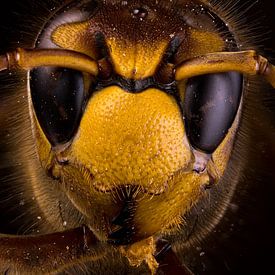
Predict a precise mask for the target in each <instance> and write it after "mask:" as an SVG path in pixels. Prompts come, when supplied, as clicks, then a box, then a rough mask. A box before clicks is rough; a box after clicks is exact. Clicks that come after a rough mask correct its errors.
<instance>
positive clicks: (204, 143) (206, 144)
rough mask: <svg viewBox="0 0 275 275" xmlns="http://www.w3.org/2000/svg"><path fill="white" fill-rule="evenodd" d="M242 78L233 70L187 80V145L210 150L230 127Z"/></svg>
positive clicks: (236, 106) (238, 102)
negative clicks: (188, 143)
mask: <svg viewBox="0 0 275 275" xmlns="http://www.w3.org/2000/svg"><path fill="white" fill-rule="evenodd" d="M242 86H243V77H242V75H241V74H239V73H236V72H229V73H218V74H210V75H203V76H198V77H194V78H192V79H190V80H188V82H187V86H186V92H185V100H184V115H185V128H186V132H187V136H188V139H189V142H190V144H191V145H192V146H193V147H194V148H196V149H199V150H201V151H204V152H206V153H213V152H214V151H215V150H216V149H217V147H218V146H219V144H220V143H221V142H222V140H223V139H224V138H225V136H226V134H227V132H228V130H229V129H230V127H231V125H232V123H233V121H234V119H235V116H236V113H237V111H238V107H239V104H240V99H241V94H242Z"/></svg>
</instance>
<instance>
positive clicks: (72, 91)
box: [30, 67, 84, 145]
mask: <svg viewBox="0 0 275 275" xmlns="http://www.w3.org/2000/svg"><path fill="white" fill-rule="evenodd" d="M30 77H31V79H30V87H31V95H32V102H33V106H34V109H35V113H36V116H37V118H38V121H39V123H40V125H41V127H42V129H43V131H44V133H45V135H46V137H47V138H48V140H49V141H50V142H51V144H52V145H57V144H62V143H65V142H67V141H69V140H70V139H71V138H72V137H73V135H74V134H75V132H76V130H77V127H78V125H79V121H80V118H81V114H82V106H83V101H84V83H83V75H82V73H81V72H78V71H75V70H71V69H65V68H57V67H41V68H36V69H34V70H32V71H31V73H30Z"/></svg>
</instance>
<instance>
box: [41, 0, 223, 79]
mask: <svg viewBox="0 0 275 275" xmlns="http://www.w3.org/2000/svg"><path fill="white" fill-rule="evenodd" d="M76 14H78V15H76ZM53 22H54V23H53V26H51V27H48V28H47V30H46V31H45V35H42V36H41V38H40V42H41V43H40V47H45V45H47V44H49V40H50V42H51V43H53V44H55V45H57V46H58V47H61V48H65V49H71V50H74V51H78V52H82V53H85V54H87V55H89V56H91V57H92V58H95V59H100V58H101V57H102V49H105V50H107V51H108V52H109V55H110V56H111V59H112V62H113V64H114V67H115V70H116V71H117V73H118V74H120V75H123V76H125V77H127V78H132V77H133V78H136V79H138V78H144V77H149V76H151V75H153V74H154V73H155V71H156V69H157V67H158V66H159V64H160V62H161V60H163V58H164V57H165V55H166V54H167V52H169V51H170V52H173V54H174V57H175V60H174V62H173V63H175V64H177V63H179V62H181V61H183V60H184V59H188V58H190V57H193V56H196V55H199V54H205V53H208V52H210V51H211V50H214V51H220V50H223V47H224V40H223V38H222V37H221V36H220V33H219V29H220V25H218V24H217V21H215V20H214V17H213V15H212V14H211V11H209V10H208V9H207V7H206V6H205V5H204V4H202V2H199V1H170V0H167V1H164V0H162V1H156V0H154V1H145V0H137V1H112V0H109V1H87V2H84V3H78V4H77V5H76V6H70V7H68V9H67V10H65V11H63V12H62V13H60V14H58V15H56V17H55V18H53ZM49 38H50V39H49ZM103 55H104V54H103Z"/></svg>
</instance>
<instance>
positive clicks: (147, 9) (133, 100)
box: [0, 0, 275, 272]
mask: <svg viewBox="0 0 275 275" xmlns="http://www.w3.org/2000/svg"><path fill="white" fill-rule="evenodd" d="M157 2H158V1H143V0H139V1H116V0H110V1H109V0H108V1H81V2H80V3H75V2H74V1H72V2H71V3H70V4H69V5H65V6H63V7H62V8H61V9H60V10H58V11H57V12H55V13H54V14H53V15H52V16H51V18H50V19H48V21H47V22H46V23H45V24H44V25H43V27H42V28H41V30H40V32H39V34H38V35H37V37H36V40H35V41H34V49H32V50H23V49H19V50H18V51H16V52H13V53H8V54H7V55H6V56H1V60H0V61H1V64H0V65H1V68H2V69H6V68H12V66H17V67H20V68H23V69H26V70H27V71H28V73H27V74H28V77H27V82H28V99H29V114H30V121H31V128H32V134H33V136H32V138H33V140H34V144H35V145H34V146H35V150H36V151H37V153H38V154H37V155H38V156H37V159H36V162H37V163H38V159H39V161H40V164H39V165H40V166H41V167H42V169H41V168H40V171H39V176H38V177H37V179H36V180H34V181H32V186H31V189H32V192H33V193H34V194H35V200H36V203H37V204H38V205H39V206H40V208H41V211H42V213H43V217H44V218H45V220H46V223H47V225H48V226H49V227H50V228H51V229H52V231H62V230H64V221H65V222H66V227H69V228H71V229H73V228H76V227H80V226H82V225H83V224H85V227H84V228H86V229H87V230H88V228H89V230H90V231H91V232H90V234H91V235H95V236H96V238H95V239H96V240H97V241H101V242H103V243H109V244H110V245H116V246H118V247H119V251H120V252H121V253H122V254H123V255H126V257H127V258H128V259H129V261H130V263H131V264H132V265H135V266H139V265H140V264H141V262H142V261H143V260H145V261H146V262H147V264H148V265H149V267H150V269H151V270H152V272H154V271H155V269H156V268H157V263H156V261H155V259H154V257H153V256H152V254H154V253H155V250H156V245H155V243H156V240H157V239H158V238H160V237H161V236H163V235H164V234H174V233H175V231H176V230H178V229H179V228H180V230H181V231H182V232H184V233H183V235H184V236H188V237H186V240H187V239H188V238H191V237H190V236H192V234H193V231H194V230H195V229H194V228H195V226H194V225H193V224H194V219H193V218H192V217H191V216H190V213H191V212H192V210H193V209H194V207H196V206H197V205H200V203H202V202H203V201H204V200H205V199H206V198H207V196H209V194H210V195H211V194H212V193H211V190H209V189H210V187H212V186H215V185H216V184H219V183H220V182H222V181H223V178H224V175H225V172H226V168H227V166H228V163H229V161H230V156H231V153H232V149H233V147H234V139H235V136H236V134H237V131H238V127H239V123H240V119H241V113H242V102H243V95H244V93H245V91H246V81H247V77H246V75H247V74H262V75H263V76H265V77H266V79H267V80H268V81H269V82H270V83H271V84H273V85H274V82H275V81H274V79H275V76H274V75H275V73H274V72H275V70H274V67H273V66H272V65H271V64H269V63H268V62H267V60H266V59H264V58H263V57H261V56H258V55H257V54H256V53H255V52H254V51H241V50H242V48H241V46H239V41H240V39H241V38H240V37H238V34H237V33H234V32H232V30H231V28H230V26H228V24H226V22H225V21H224V18H223V14H219V13H218V11H216V10H215V8H214V6H212V5H210V4H209V3H208V1H196V0H193V1H160V2H159V3H157ZM45 174H46V175H47V177H45ZM49 183H50V184H49ZM224 186H226V187H227V188H228V190H229V191H228V192H227V193H228V196H227V198H226V199H225V200H223V201H222V202H220V201H218V202H217V203H216V205H215V207H214V208H215V210H216V211H218V210H220V211H221V212H222V211H224V210H225V208H226V207H225V205H227V203H228V200H229V199H230V198H231V196H232V194H233V190H234V187H235V185H234V184H233V183H232V184H231V185H230V183H227V184H225V185H224ZM221 197H222V196H221ZM221 200H222V199H221ZM53 213H55V214H56V215H58V217H57V216H56V215H53ZM219 217H220V216H219ZM210 220H211V219H209V223H210V224H211V225H208V227H207V228H208V229H207V230H205V232H204V234H206V233H207V231H208V230H210V229H211V228H212V227H213V226H214V225H215V224H216V223H217V222H218V220H219V218H216V219H215V222H213V221H212V220H211V221H210ZM86 229H85V230H86ZM48 231H49V230H48ZM72 232H74V231H72ZM72 232H70V234H72V235H73V236H74V233H75V232H76V231H75V232H74V233H72ZM77 232H78V231H77ZM64 234H66V233H64ZM75 234H76V233H75ZM202 235H203V234H202ZM68 236H69V233H67V235H66V240H67V239H68ZM70 236H71V235H70ZM86 237H87V236H86V233H84V244H85V245H87V242H86ZM56 238H57V237H56ZM93 240H94V239H93ZM40 241H41V240H40ZM43 241H44V239H43ZM62 245H63V243H62V244H60V246H62ZM129 245H132V246H129ZM61 250H62V249H61ZM84 250H85V249H84ZM137 251H139V252H137ZM85 253H90V252H87V251H86V250H85V251H84V252H83V254H84V257H85V255H86V254H85ZM89 255H90V254H89ZM133 255H134V256H133ZM59 256H60V255H59ZM75 257H78V258H81V257H82V256H81V257H80V256H79V255H78V256H75ZM89 257H90V256H89ZM89 257H88V256H87V257H86V258H89ZM45 261H46V260H45ZM91 261H92V260H91ZM71 262H72V265H73V262H74V261H73V260H71ZM0 263H1V262H0ZM47 264H48V262H47ZM63 267H64V264H63V265H61V267H60V269H62V268H63ZM49 270H51V269H50V267H49Z"/></svg>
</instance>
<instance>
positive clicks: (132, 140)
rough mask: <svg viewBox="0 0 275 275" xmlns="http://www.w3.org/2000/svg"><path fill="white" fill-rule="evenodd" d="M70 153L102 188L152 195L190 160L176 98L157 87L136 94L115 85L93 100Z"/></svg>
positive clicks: (163, 186) (161, 189) (161, 188)
mask: <svg viewBox="0 0 275 275" xmlns="http://www.w3.org/2000/svg"><path fill="white" fill-rule="evenodd" d="M71 154H72V156H73V157H74V158H75V159H77V161H78V162H80V163H81V164H82V165H84V166H85V167H87V168H88V169H89V170H90V172H91V174H92V175H93V176H94V183H95V184H96V186H97V188H99V189H102V190H106V189H110V188H112V187H114V186H118V185H125V184H137V185H140V186H142V187H145V188H147V189H148V190H151V191H152V192H154V193H155V192H161V191H163V189H164V188H165V187H166V182H167V180H168V178H169V176H171V175H172V174H173V173H175V172H176V171H177V170H179V169H181V168H183V167H186V166H187V164H188V163H189V161H190V158H191V153H190V150H189V145H188V143H187V141H186V139H185V135H184V126H183V120H182V117H181V113H180V110H179V107H178V105H177V103H176V101H175V100H174V98H173V97H171V96H169V95H167V94H165V93H164V92H162V91H159V90H157V89H148V90H146V91H144V92H142V93H139V94H132V93H128V92H126V91H124V90H122V89H121V88H119V87H116V86H113V87H108V88H106V89H104V90H102V91H100V92H99V93H97V94H96V95H94V96H93V97H92V98H91V100H90V102H89V104H88V106H87V108H86V111H85V113H84V115H83V119H82V121H81V123H80V128H79V133H78V135H77V138H76V140H75V141H74V142H73V144H72V148H71Z"/></svg>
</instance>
